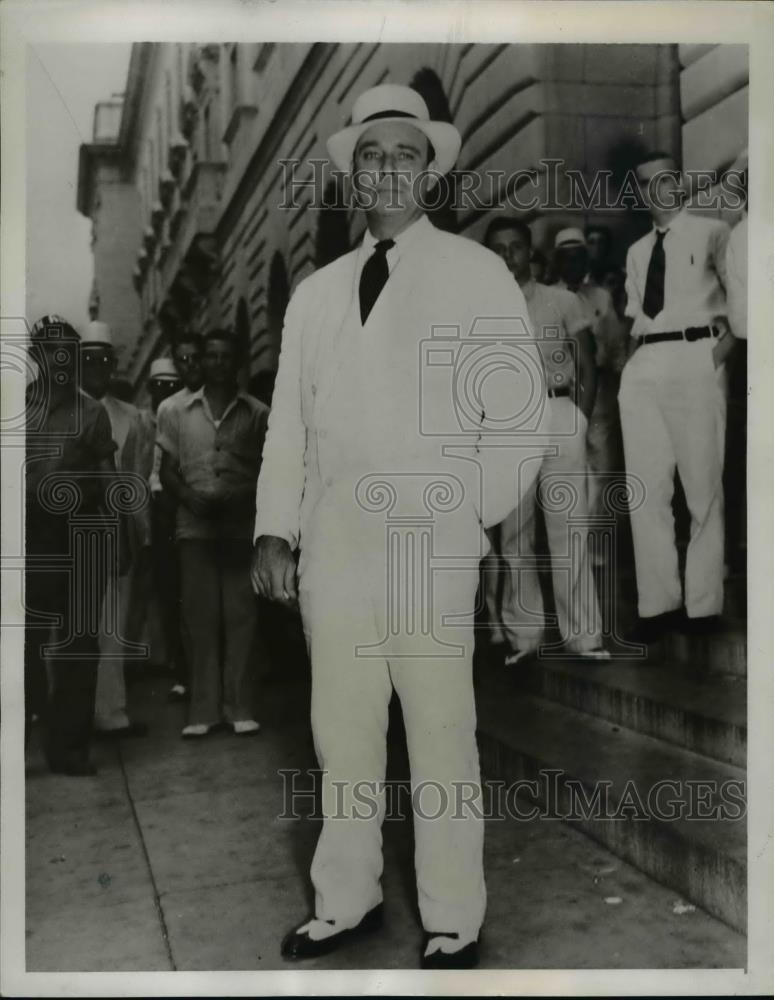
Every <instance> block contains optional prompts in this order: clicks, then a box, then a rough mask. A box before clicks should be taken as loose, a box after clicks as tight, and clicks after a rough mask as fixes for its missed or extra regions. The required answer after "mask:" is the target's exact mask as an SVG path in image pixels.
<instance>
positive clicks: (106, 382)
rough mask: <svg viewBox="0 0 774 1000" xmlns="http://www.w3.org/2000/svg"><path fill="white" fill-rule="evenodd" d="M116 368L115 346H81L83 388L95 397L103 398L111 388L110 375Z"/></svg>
mask: <svg viewBox="0 0 774 1000" xmlns="http://www.w3.org/2000/svg"><path fill="white" fill-rule="evenodd" d="M114 368H115V355H114V354H113V348H112V347H110V346H108V345H103V344H86V345H85V346H83V347H81V380H82V383H83V388H84V389H85V390H86V392H88V394H89V395H90V396H93V397H94V399H102V397H103V396H104V395H105V393H106V392H107V391H108V389H109V388H110V376H111V375H112V374H113V369H114Z"/></svg>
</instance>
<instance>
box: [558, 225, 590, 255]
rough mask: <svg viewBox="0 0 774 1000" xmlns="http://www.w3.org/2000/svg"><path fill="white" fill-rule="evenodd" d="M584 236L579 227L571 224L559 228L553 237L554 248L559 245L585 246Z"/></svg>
mask: <svg viewBox="0 0 774 1000" xmlns="http://www.w3.org/2000/svg"><path fill="white" fill-rule="evenodd" d="M585 246H586V237H585V236H584V235H583V233H582V232H581V230H580V229H576V228H575V226H571V227H569V228H568V229H560V230H559V232H558V233H557V234H556V237H555V239H554V250H558V249H559V248H560V247H585Z"/></svg>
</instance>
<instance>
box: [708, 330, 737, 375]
mask: <svg viewBox="0 0 774 1000" xmlns="http://www.w3.org/2000/svg"><path fill="white" fill-rule="evenodd" d="M712 323H713V325H714V326H717V327H719V328H720V329H721V330H722V331H723V332H722V333H721V335H720V336H719V337H718V339H717V340H716V342H715V344H714V345H713V347H712V360H713V362H714V365H715V370H716V371H717V369H718V368H720V366H721V365H724V364H725V363H726V360H727V359H728V356H729V355H730V354H731V352H732V351H733V349H734V346H735V344H736V337H735V336H734V335H733V333H732V332H731V327H730V326H729V325H728V320H727V319H726V317H725V316H715V317H714V319H713V320H712Z"/></svg>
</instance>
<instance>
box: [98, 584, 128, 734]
mask: <svg viewBox="0 0 774 1000" xmlns="http://www.w3.org/2000/svg"><path fill="white" fill-rule="evenodd" d="M131 590H132V587H131V578H130V574H128V573H127V574H125V575H124V576H118V575H116V574H110V575H109V577H108V583H107V587H106V588H105V597H104V600H103V602H102V613H101V615H100V628H99V652H100V659H99V667H98V669H97V695H96V701H95V706H94V725H95V727H96V728H97V729H100V730H109V729H123V728H124V727H125V726H128V725H129V716H128V715H127V711H126V682H125V680H124V651H125V645H124V643H123V642H122V641H121V640H122V639H125V638H127V635H126V626H127V622H128V620H129V612H130V601H131Z"/></svg>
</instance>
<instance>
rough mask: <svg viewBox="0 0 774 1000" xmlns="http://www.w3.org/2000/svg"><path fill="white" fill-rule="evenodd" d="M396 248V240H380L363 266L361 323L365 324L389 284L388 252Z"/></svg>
mask: <svg viewBox="0 0 774 1000" xmlns="http://www.w3.org/2000/svg"><path fill="white" fill-rule="evenodd" d="M394 246H395V240H379V242H378V243H377V244H376V246H375V247H374V252H373V253H372V254H371V256H370V257H369V258H368V260H367V261H366V262H365V264H364V265H363V273H362V274H361V275H360V322H361V323H365V321H366V320H367V319H368V314H369V313H370V312H371V310H372V309H373V307H374V303H375V302H376V300H377V299H378V298H379V293H380V292H381V290H382V289H383V288H384V286H385V285H386V284H387V279H388V278H389V276H390V269H389V267H387V251H388V250H389V249H390V248H391V247H394Z"/></svg>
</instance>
